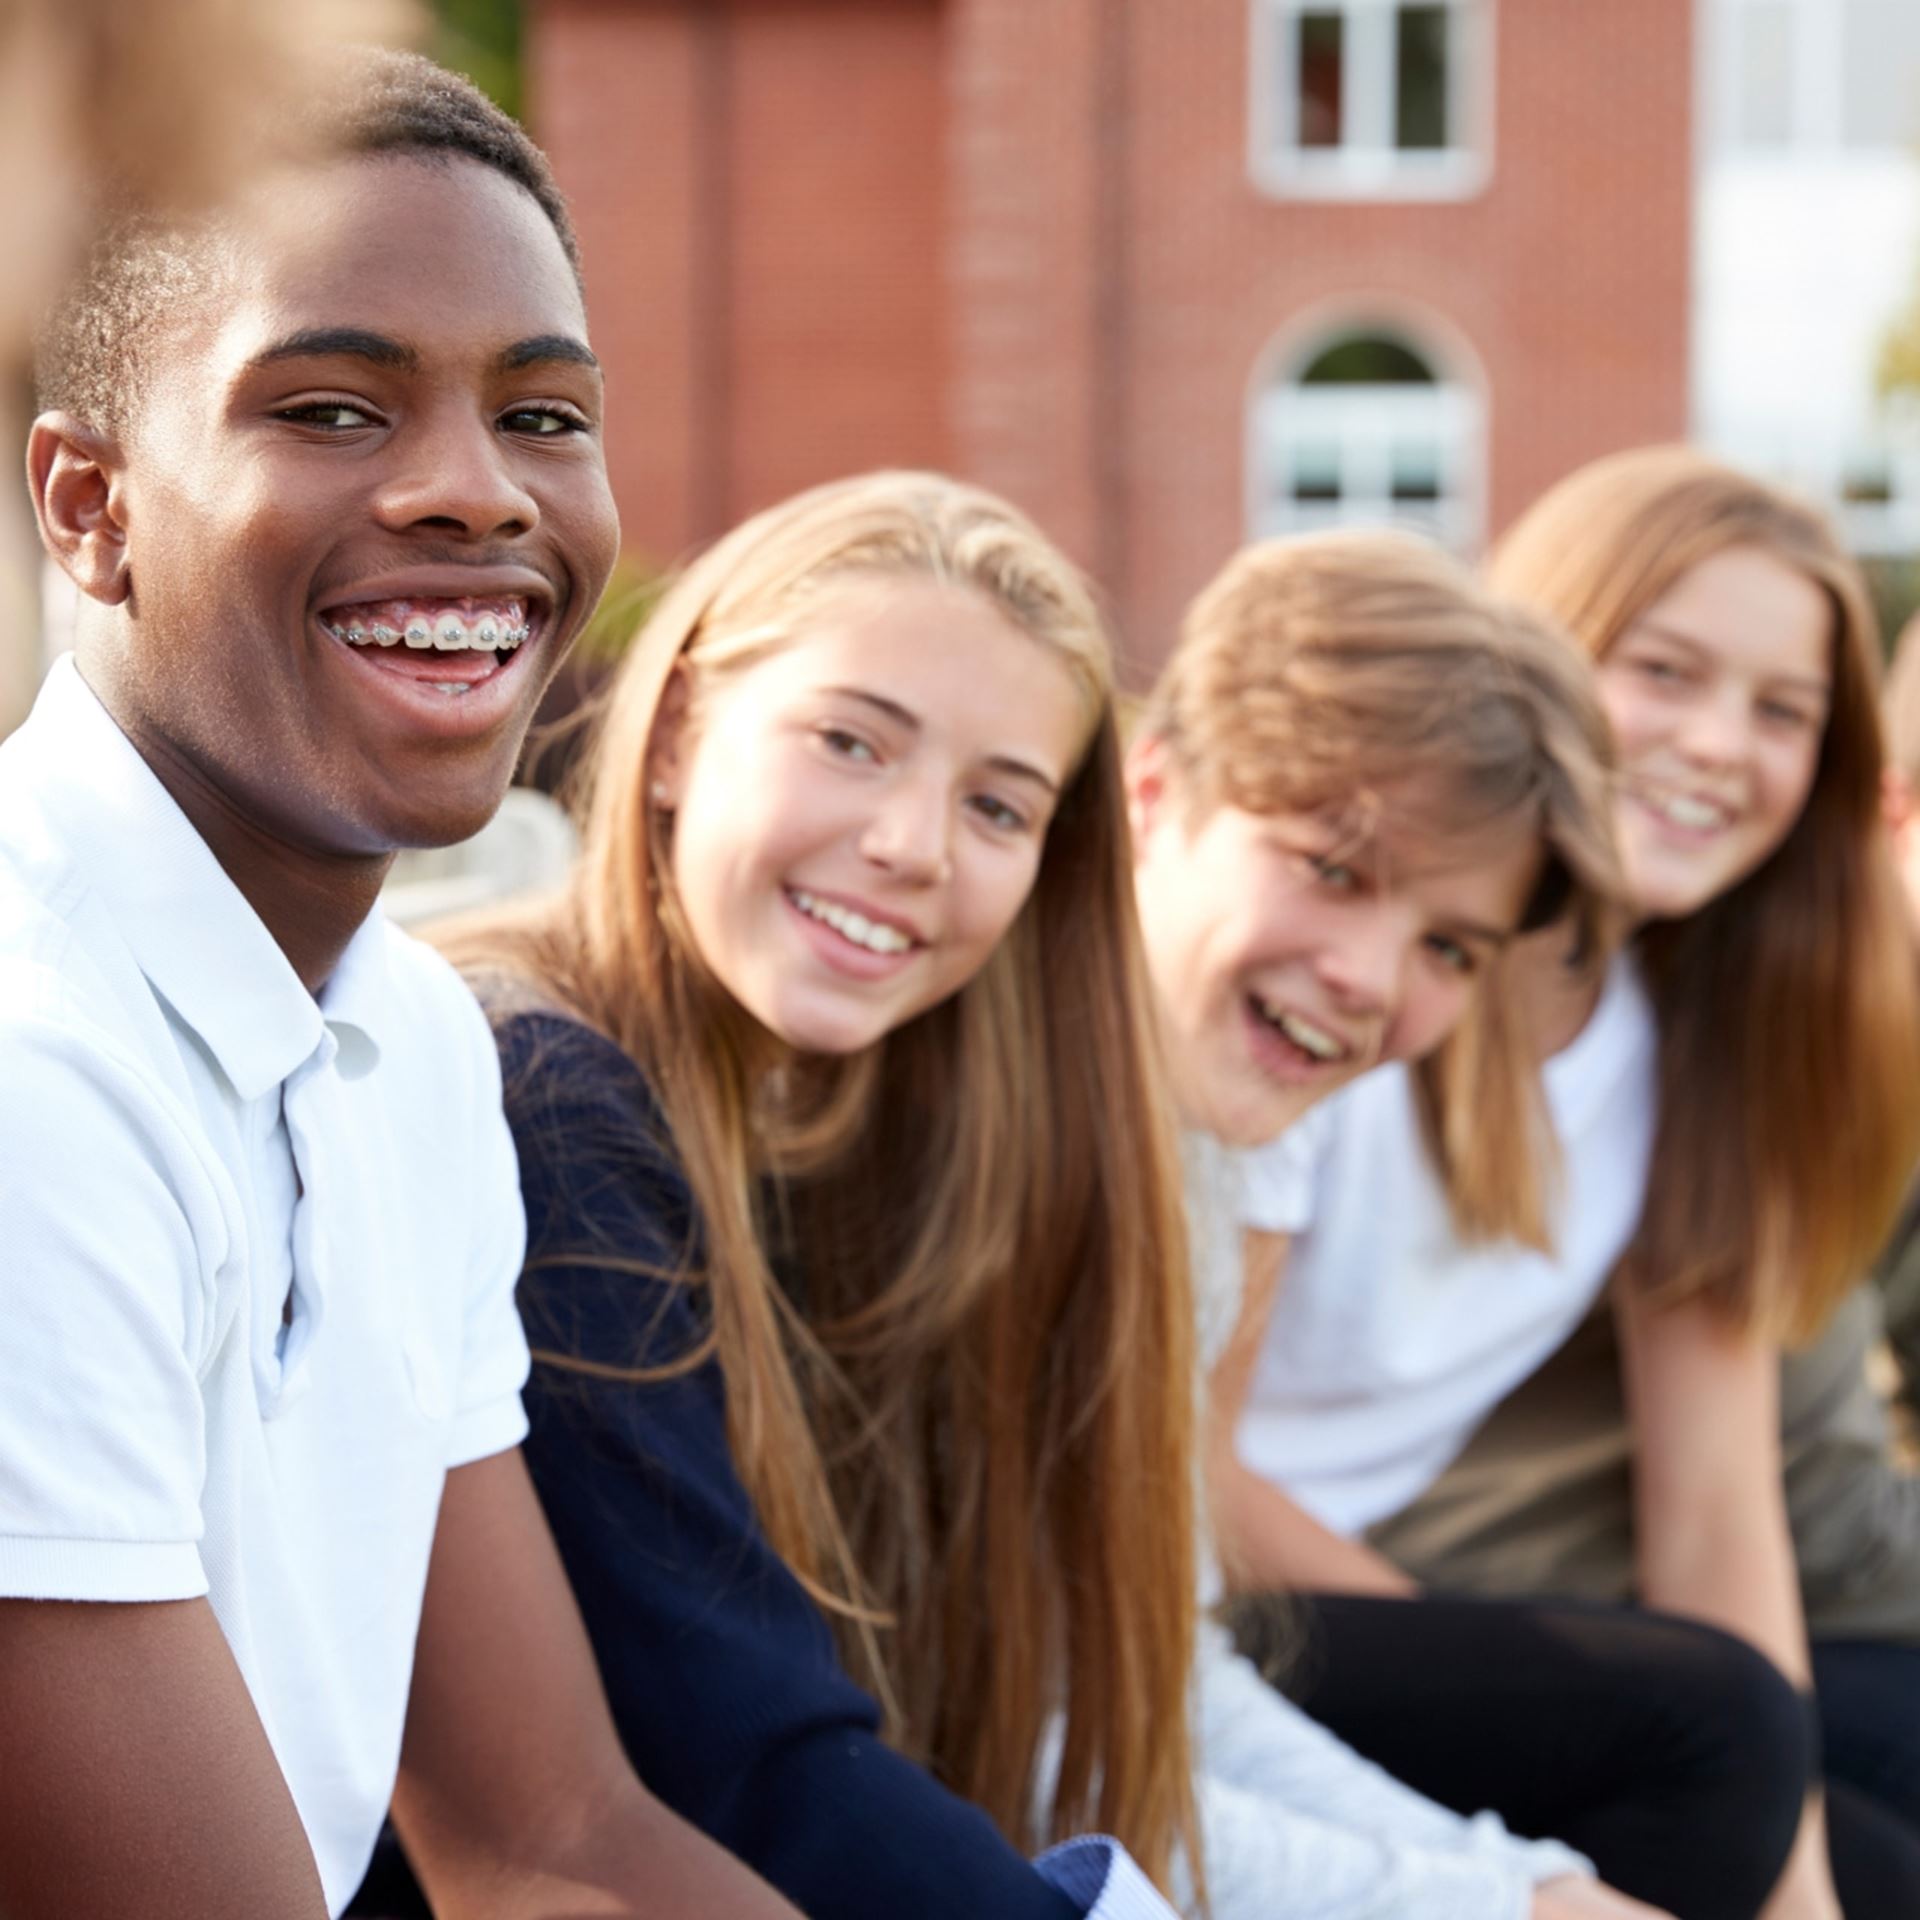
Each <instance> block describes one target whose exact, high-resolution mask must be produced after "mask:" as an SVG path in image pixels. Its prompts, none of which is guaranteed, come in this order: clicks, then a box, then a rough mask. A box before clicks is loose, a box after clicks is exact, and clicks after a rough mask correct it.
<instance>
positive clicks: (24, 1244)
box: [0, 661, 527, 1912]
mask: <svg viewBox="0 0 1920 1920" xmlns="http://www.w3.org/2000/svg"><path fill="white" fill-rule="evenodd" d="M0 1085H3V1086H4V1087H5V1088H6V1097H5V1100H4V1102H0V1249H4V1257H3V1258H0V1327H4V1328H5V1329H6V1332H5V1337H4V1339H0V1595H3V1596H7V1597H13V1598H37V1599H66V1600H89V1601H148V1600H177V1599H184V1598H191V1597H194V1596H197V1595H201V1594H205V1595H206V1596H207V1597H208V1599H209V1601H210V1603H211V1605H212V1608H213V1611H214V1613H215V1615H216V1616H217V1618H218V1619H219V1622H220V1625H221V1627H222V1629H223V1631H224V1633H225V1635H226V1639H227V1642H228V1645H229V1646H230V1647H231V1649H232V1651H233V1656H234V1659H235V1661H236V1663H237V1664H238V1666H239V1668H240V1671H241V1673H242V1674H243V1676H244V1677H245V1679H246V1682H247V1686H248V1688H249V1690H250V1692H251V1694H252V1697H253V1701H254V1705H255V1707H256V1708H257V1710H258V1712H259V1714H260V1718H261V1721H262V1723H263V1725H264V1726H265V1729H266V1732H267V1735H268V1738H269V1739H270V1740H271V1742H272V1744H273V1749H274V1752H275V1754H276V1756H277V1758H278V1760H279V1762H280V1765H281V1768H282V1770H283V1771H284V1773H285V1775H286V1777H287V1782H288V1785H289V1787H290V1788H291V1789H292V1792H293V1797H294V1801H295V1803H296V1805H297V1806H298V1808H299V1811H300V1814H301V1818H302V1820H303V1821H304V1822H305V1825H306V1830H307V1835H308V1838H309V1840H310V1841H311V1843H312V1846H313V1850H314V1855H315V1858H316V1860H317V1862H318V1865H319V1869H320V1875H321V1879H322V1882H323V1884H324V1886H325V1889H326V1893H327V1898H328V1902H329V1905H330V1907H331V1909H332V1910H333V1911H335V1912H338V1911H339V1910H340V1909H341V1908H342V1907H344V1905H345V1903H346V1901H347V1899H348V1897H349V1896H350V1895H351V1893H352V1891H353V1889H354V1887H355V1886H356V1885H357V1884H358V1882H359V1879H360V1876H361V1874H362V1872H363V1871H364V1869H365V1866H366V1862H367V1858H368V1856H369V1854H370V1852H371V1849H372V1845H373V1841H374V1838H375V1835H376V1833H377V1832H378V1829H379V1825H380V1821H381V1818H382V1816H383V1814H384V1812H385V1809H386V1806H387V1803H388V1800H389V1798H390V1797H391V1793H392V1788H393V1782H394V1776H395V1771H396V1767H397V1764H398V1757H399V1747H400V1732H401V1725H402V1721H403V1718H404V1713H405V1707H406V1696H407V1687H408V1680H409V1676H410V1673H411V1669H412V1657H413V1642H414V1638H415V1634H416V1632H417V1629H418V1625H419V1618H420V1604H421V1597H422V1593H423V1591H424V1587H425V1580H426V1568H427V1557H428V1551H429V1548H430V1546H431V1543H432V1538H433V1531H434V1525H435V1520H436V1517H437V1513H438V1509H439V1502H440V1493H441V1487H442V1483H443V1481H444V1478H445V1475H446V1473H447V1471H448V1470H449V1469H450V1468H452V1467H455V1466H458V1465H461V1464H463V1463H465V1462H467V1461H471V1460H476V1459H480V1458H482V1457H484V1456H486V1455H488V1454H492V1453H496V1452H499V1451H502V1450H503V1449H506V1448H509V1447H512V1446H513V1445H515V1444H516V1443H517V1442H518V1441H519V1439H520V1438H521V1436H522V1434H523V1432H524V1430H525V1421H524V1416H523V1415H522V1412H521V1408H520V1387H521V1385H522V1383H523V1382H524V1379H525V1376H526V1369H527V1350H526V1343H525V1339H524V1337H523V1335H522V1334H521V1331H520V1326H519V1321H518V1317H517V1315H516V1314H515V1312H514V1307H513V1285H514V1281H515V1278H516V1276H517V1274H518V1272H519V1267H520V1256H521V1249H522V1243H523V1237H524V1228H523V1222H522V1215H521V1209H520V1201H519V1192H518V1186H517V1182H516V1175H515V1166H514V1157H513V1149H512V1144H511V1141H510V1139H509V1138H508V1135H507V1132H506V1127H505V1123H504V1120H503V1119H502V1117H501V1112H500V1085H499V1073H498V1066H497V1059H496V1055H495V1052H494V1048H493V1045H492V1042H491V1039H490V1038H489V1035H488V1033H487V1030H486V1025H485V1021H484V1019H483V1018H482V1016H481V1014H480V1012H479V1009H478V1007H477V1006H476V1005H475V1004H474V1002H473V1001H472V999H471V997H470V996H469V995H468V994H467V993H466V991H465V989H464V988H463V987H462V986H461V985H460V983H459V981H458V979H457V977H456V976H455V975H454V974H453V973H452V972H451V971H450V970H449V969H448V968H447V966H446V965H445V963H444V962H442V961H441V960H440V959H439V958H438V957H437V956H435V955H434V954H432V953H430V952H429V951H428V950H427V949H425V948H423V947H421V946H419V945H417V944H416V943H415V942H413V941H411V940H409V939H407V938H406V937H405V936H404V935H402V934H400V933H398V932H396V931H394V930H393V929H392V928H390V927H389V926H388V925H387V923H386V922H385V921H384V919H382V918H381V916H380V915H379V914H378V913H377V912H376V913H375V914H374V915H373V916H372V917H370V918H369V919H368V921H367V922H366V923H365V924H364V925H363V926H362V927H361V928H360V929H359V931H358V932H357V933H356V934H355V935H354V938H353V940H352V941H351V943H350V944H349V946H348V948H347V950H346V952H345V954H344V955H343V957H342V959H341V961H340V964H339V966H338V967H337V968H336V970H335V971H334V974H333V976H332V978H331V979H330V980H329V981H328V983H327V985H326V986H325V988H324V989H323V990H322V991H321V993H320V995H319V997H318V999H317V1001H316V999H315V997H314V996H313V995H311V994H309V993H308V992H307V991H306V989H305V988H304V987H303V986H302V985H301V983H300V980H299V978H298V976H297V975H296V974H295V973H294V971H293V969H292V967H291V966H290V964H289V963H288V961H287V959H286V957H285V955H284V954H283V953H282V952H281V951H280V948H279V947H278V945H277V944H276V943H275V942H274V940H273V938H272V936H271V935H270V934H269V933H268V931H267V929H266V927H265V926H264V925H263V924H262V922H261V921H260V919H259V918H258V917H257V915H255V914H254V912H253V911H252V909H251V908H250V907H249V906H248V904H247V902H246V900H245V899H244V898H243V897H242V895H241V894H240V893H239V891H238V890H237V889H236V888H235V887H234V885H233V884H232V882H231V881H230V880H229V879H228V878H227V876H226V874H225V872H224V871H223V870H222V869H221V867H220V865H219V864H218V862H217V861H216V860H215V859H214V857H213V855H212V853H211V851H210V850H209V849H208V847H207V845H206V843H205V842H204V841H203V840H201V838H200V837H199V835H198V834H197V833H196V832H195V831H194V829H193V827H192V825H191V824H190V823H189V821H188V820H187V818H186V816H185V815H184V814H183V813H182V812H181V811H180V809H179V808H178V807H177V806H176V805H175V804H174V802H173V800H172V799H171V797H170V796H169V795H168V794H167V792H166V790H165V789H164V788H163V787H162V786H161V784H160V782H159V781H158V780H157V779H156V778H155V776H154V774H153V772H152V771H151V769H150V768H149V767H148V766H147V764H146V763H145V761H144V760H143V759H142V758H141V757H140V755H139V754H138V752H136V751H135V749H134V748H133V747H132V745H131V744H130V743H129V742H128V741H127V740H126V739H125V737H124V736H123V735H122V734H121V733H120V731H119V729H118V728H117V727H116V726H115V725H114V723H113V721H112V720H111V719H110V718H109V716H108V715H107V713H106V711H105V710H104V709H103V708H102V707H101V705H100V703H99V702H98V700H97V699H96V698H95V697H94V695H93V694H92V693H91V691H90V690H89V689H88V688H87V686H86V684H85V682H84V681H83V680H82V679H81V677H80V674H79V672H78V670H77V669H76V668H75V667H74V666H73V664H72V663H71V661H64V662H62V663H61V664H60V665H59V666H58V667H56V669H55V670H54V673H53V674H52V676H51V677H50V679H49V681H48V683H47V686H46V687H45V689H44V690H43V692H42V694H41V697H40V700H39V702H38V703H37V705H36V706H35V708H34V711H33V714H32V716H31V717H30V718H29V720H28V721H27V722H26V724H25V725H24V726H23V727H22V728H21V729H20V730H19V731H18V732H17V733H16V734H15V735H14V736H13V738H12V739H10V740H9V741H7V742H6V744H5V745H4V746H3V747H0Z"/></svg>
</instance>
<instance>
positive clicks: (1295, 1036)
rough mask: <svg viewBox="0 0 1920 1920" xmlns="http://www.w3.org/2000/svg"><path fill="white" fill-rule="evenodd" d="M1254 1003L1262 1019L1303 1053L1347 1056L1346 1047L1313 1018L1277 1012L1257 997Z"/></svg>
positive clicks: (1320, 1057) (1321, 1057)
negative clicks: (1312, 1019) (1308, 1018)
mask: <svg viewBox="0 0 1920 1920" xmlns="http://www.w3.org/2000/svg"><path fill="white" fill-rule="evenodd" d="M1254 1005H1255V1007H1257V1008H1258V1009H1259V1013H1260V1017H1261V1019H1263V1020H1264V1021H1265V1022H1266V1023H1267V1025H1268V1026H1270V1027H1272V1028H1274V1029H1275V1030H1276V1031H1278V1032H1280V1033H1282V1034H1284V1035H1285V1036H1286V1037H1287V1038H1288V1039H1289V1040H1291V1041H1292V1042H1293V1044H1294V1045H1295V1046H1296V1047H1298V1048H1299V1049H1300V1051H1301V1052H1302V1053H1304V1054H1307V1055H1309V1056H1311V1057H1312V1058H1313V1059H1315V1060H1340V1059H1344V1058H1345V1056H1346V1051H1347V1050H1346V1048H1345V1047H1344V1046H1343V1045H1342V1044H1341V1043H1340V1042H1339V1041H1338V1040H1337V1039H1336V1038H1335V1037H1334V1036H1333V1035H1332V1034H1330V1033H1329V1032H1328V1031H1327V1030H1326V1028H1325V1027H1317V1026H1315V1025H1314V1023H1313V1022H1312V1021H1311V1020H1306V1019H1302V1018H1301V1016H1300V1015H1299V1014H1297V1013H1280V1012H1277V1011H1276V1010H1275V1009H1274V1008H1272V1007H1270V1006H1268V1005H1267V1003H1266V1002H1265V1001H1264V1000H1261V999H1259V998H1257V997H1256V998H1255V1000H1254Z"/></svg>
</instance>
